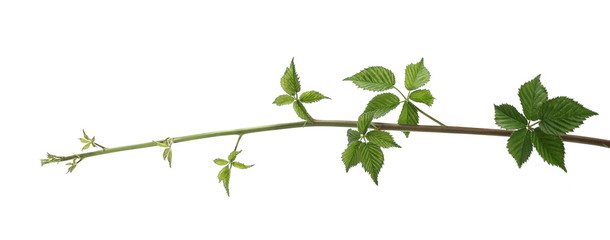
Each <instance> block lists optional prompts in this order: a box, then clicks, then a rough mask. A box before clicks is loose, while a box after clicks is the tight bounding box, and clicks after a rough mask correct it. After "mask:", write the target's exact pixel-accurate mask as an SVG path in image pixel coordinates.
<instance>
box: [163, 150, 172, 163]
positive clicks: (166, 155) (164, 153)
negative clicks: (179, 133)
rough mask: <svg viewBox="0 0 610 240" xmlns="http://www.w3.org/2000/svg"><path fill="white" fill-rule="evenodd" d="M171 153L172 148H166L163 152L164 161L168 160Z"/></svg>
mask: <svg viewBox="0 0 610 240" xmlns="http://www.w3.org/2000/svg"><path fill="white" fill-rule="evenodd" d="M171 151H172V150H171V148H166V149H165V150H163V160H167V157H168V156H169V153H170V152H171Z"/></svg>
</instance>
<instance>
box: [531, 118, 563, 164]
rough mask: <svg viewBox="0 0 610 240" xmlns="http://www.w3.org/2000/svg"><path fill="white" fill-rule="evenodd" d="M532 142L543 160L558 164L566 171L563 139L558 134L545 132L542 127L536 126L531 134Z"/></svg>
mask: <svg viewBox="0 0 610 240" xmlns="http://www.w3.org/2000/svg"><path fill="white" fill-rule="evenodd" d="M532 142H533V143H534V147H536V150H537V151H538V154H540V156H541V157H542V159H544V161H545V162H547V163H549V164H551V165H554V166H558V167H560V168H561V169H563V171H565V172H567V171H568V170H566V165H565V162H564V155H565V149H564V146H563V140H561V138H560V137H559V136H554V135H550V134H546V133H544V132H543V131H542V129H540V128H536V130H534V132H533V134H532Z"/></svg>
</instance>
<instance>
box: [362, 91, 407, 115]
mask: <svg viewBox="0 0 610 240" xmlns="http://www.w3.org/2000/svg"><path fill="white" fill-rule="evenodd" d="M398 104H400V99H399V98H398V97H397V96H396V95H394V94H392V93H382V94H379V95H377V96H375V97H373V99H371V101H369V103H368V104H367V105H366V108H365V109H364V112H365V113H368V112H371V113H373V118H380V117H383V116H384V115H386V114H387V113H389V112H390V111H392V110H394V108H396V107H397V106H398Z"/></svg>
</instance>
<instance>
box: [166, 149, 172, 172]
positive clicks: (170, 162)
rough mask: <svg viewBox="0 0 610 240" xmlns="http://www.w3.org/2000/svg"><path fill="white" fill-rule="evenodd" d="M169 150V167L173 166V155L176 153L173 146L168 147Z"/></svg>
mask: <svg viewBox="0 0 610 240" xmlns="http://www.w3.org/2000/svg"><path fill="white" fill-rule="evenodd" d="M168 149H169V151H168V153H167V162H168V163H169V167H170V168H171V167H172V156H173V155H174V154H173V152H172V149H171V148H168Z"/></svg>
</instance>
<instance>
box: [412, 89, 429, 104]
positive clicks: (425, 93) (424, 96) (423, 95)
mask: <svg viewBox="0 0 610 240" xmlns="http://www.w3.org/2000/svg"><path fill="white" fill-rule="evenodd" d="M409 99H411V100H413V101H416V102H420V103H423V104H426V105H428V106H432V104H433V103H434V97H433V96H432V93H430V90H427V89H423V90H415V91H413V92H411V94H409Z"/></svg>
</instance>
